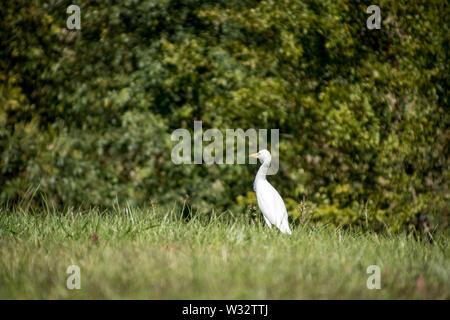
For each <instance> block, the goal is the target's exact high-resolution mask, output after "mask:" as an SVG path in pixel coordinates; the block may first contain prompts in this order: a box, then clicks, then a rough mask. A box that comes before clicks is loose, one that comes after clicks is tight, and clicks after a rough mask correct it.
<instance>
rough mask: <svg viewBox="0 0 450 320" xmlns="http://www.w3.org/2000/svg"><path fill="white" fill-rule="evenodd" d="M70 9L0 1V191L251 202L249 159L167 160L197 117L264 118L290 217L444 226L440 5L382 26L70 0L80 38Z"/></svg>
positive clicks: (361, 8)
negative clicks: (179, 134) (180, 131)
mask: <svg viewBox="0 0 450 320" xmlns="http://www.w3.org/2000/svg"><path fill="white" fill-rule="evenodd" d="M70 4H72V1H23V0H21V1H12V0H6V1H2V3H1V4H0V8H1V11H2V19H1V20H0V39H1V43H2V46H1V47H0V66H1V67H0V157H1V158H0V161H1V162H0V163H1V169H0V170H1V171H0V199H1V201H2V202H6V201H10V202H11V203H13V202H15V201H17V200H19V199H21V198H22V197H23V196H24V193H25V192H26V190H29V189H30V188H35V187H36V186H39V192H41V193H43V194H45V195H46V196H47V197H48V199H49V200H50V201H51V202H52V203H54V204H55V205H81V206H84V207H88V206H93V205H94V206H102V207H111V206H112V205H113V204H114V202H115V201H116V200H118V201H119V202H120V201H128V202H129V203H130V204H132V205H144V204H146V203H149V202H150V201H151V200H154V201H158V202H160V203H164V204H171V203H173V202H177V201H184V200H185V199H186V198H188V203H189V204H190V205H191V206H194V207H196V208H202V209H206V210H211V209H215V210H225V209H229V210H231V211H232V212H242V211H245V210H250V209H248V207H249V206H250V207H251V206H252V205H254V204H256V201H255V195H254V193H253V192H252V182H253V178H254V175H255V173H256V166H254V165H211V166H207V165H178V166H177V165H174V164H173V163H172V161H171V159H170V154H171V149H172V147H173V146H174V144H175V143H173V142H171V141H170V134H171V133H172V131H173V130H174V129H177V128H186V129H188V130H192V129H193V121H194V120H201V121H203V127H204V129H207V128H219V129H221V130H225V129H226V128H243V129H248V128H256V129H258V128H266V129H271V128H278V129H280V134H281V137H280V171H279V173H278V174H277V175H276V176H272V177H270V178H269V179H270V180H271V182H273V184H274V185H275V187H276V188H277V189H278V190H279V192H280V193H281V195H282V196H283V197H284V199H285V202H286V205H287V207H288V210H289V212H290V214H291V215H299V214H301V213H302V212H303V210H302V208H304V207H305V206H306V207H309V208H312V210H308V212H312V213H311V219H312V220H317V221H331V222H334V223H336V224H339V225H349V224H352V225H365V226H369V227H370V228H373V229H375V230H378V229H382V228H385V227H388V228H389V229H391V230H399V229H402V228H407V229H420V230H422V231H430V230H432V229H433V228H435V227H436V226H441V227H443V228H445V227H446V226H447V225H448V217H449V207H450V196H449V181H450V175H449V167H450V161H449V140H450V131H449V127H450V117H449V114H448V113H449V108H448V104H449V101H448V94H447V91H446V90H447V89H445V88H448V87H450V85H449V77H448V61H449V59H448V51H449V48H448V40H449V36H448V35H449V34H450V33H449V30H448V23H447V21H448V2H447V1H427V2H426V3H425V2H421V1H413V2H411V1H379V3H378V5H379V6H380V8H381V18H382V27H381V29H380V30H368V29H367V28H366V20H367V18H368V17H369V15H368V14H367V13H366V6H367V4H366V3H365V2H363V1H351V2H349V1H343V0H339V1H331V0H330V1H321V2H317V1H298V0H296V1H291V0H285V1H276V2H275V1H245V2H244V1H168V0H154V1H151V0H144V1H137V0H126V1H121V2H116V1H78V2H77V3H74V4H78V5H79V6H80V8H81V30H79V31H69V30H67V28H66V19H67V17H68V15H67V14H66V9H67V7H68V6H69V5H70ZM37 200H39V198H37ZM299 202H301V206H300V207H299V205H298V204H299ZM36 205H39V202H37V203H36Z"/></svg>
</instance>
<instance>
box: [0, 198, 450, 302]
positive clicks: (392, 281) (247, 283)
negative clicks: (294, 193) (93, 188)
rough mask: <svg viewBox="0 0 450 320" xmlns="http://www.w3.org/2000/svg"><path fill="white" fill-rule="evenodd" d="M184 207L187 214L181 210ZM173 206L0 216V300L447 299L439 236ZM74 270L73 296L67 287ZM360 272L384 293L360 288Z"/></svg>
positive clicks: (444, 245) (445, 260)
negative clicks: (277, 223)
mask: <svg viewBox="0 0 450 320" xmlns="http://www.w3.org/2000/svg"><path fill="white" fill-rule="evenodd" d="M184 211H185V212H186V210H184ZM181 212H183V210H181V208H173V209H172V210H163V209H160V208H157V207H153V208H141V209H133V208H131V207H123V208H119V207H116V208H115V209H114V210H109V211H99V210H96V209H92V210H72V209H67V210H64V211H57V210H55V209H50V208H47V209H43V210H38V211H35V210H32V209H29V208H26V207H25V208H22V209H13V210H8V209H5V208H3V209H1V212H0V257H1V258H0V299H92V298H95V299H449V295H450V272H449V271H450V270H449V265H450V254H449V253H450V252H449V248H448V237H447V236H446V235H440V236H439V235H435V236H434V239H433V240H434V241H432V242H430V241H427V240H425V239H417V238H416V237H413V236H412V235H407V234H388V233H384V234H376V233H372V232H367V231H366V232H362V231H356V230H344V229H342V228H338V227H335V226H331V225H317V224H312V223H310V222H308V221H307V220H305V221H301V223H297V224H296V225H293V234H292V236H287V235H283V234H280V233H279V232H278V231H276V230H269V229H268V228H267V227H266V226H265V225H264V223H263V222H262V221H261V219H260V217H259V215H256V216H255V215H244V214H242V215H234V216H233V215H232V214H231V213H230V212H224V213H221V214H219V213H212V214H201V213H196V214H192V213H191V214H187V215H186V214H185V215H182V214H181ZM73 264H75V265H78V266H79V267H80V270H81V289H79V290H68V289H67V288H66V280H67V277H68V276H69V275H68V274H66V270H67V267H68V266H70V265H73ZM369 265H378V266H380V270H381V289H380V290H369V289H368V288H367V287H366V281H367V278H368V277H369V276H370V275H369V274H367V273H366V269H367V267H368V266H369Z"/></svg>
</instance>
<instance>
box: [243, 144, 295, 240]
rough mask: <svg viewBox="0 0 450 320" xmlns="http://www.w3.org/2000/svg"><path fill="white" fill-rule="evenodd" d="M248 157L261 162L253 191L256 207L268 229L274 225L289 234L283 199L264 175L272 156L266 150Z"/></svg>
mask: <svg viewBox="0 0 450 320" xmlns="http://www.w3.org/2000/svg"><path fill="white" fill-rule="evenodd" d="M250 157H253V158H257V159H259V161H261V167H259V170H258V173H257V174H256V178H255V182H254V184H253V189H254V190H255V192H256V198H257V199H258V206H259V209H261V212H262V214H263V216H264V220H265V221H266V223H267V225H268V226H269V228H272V224H273V225H275V226H276V227H277V228H278V229H280V231H281V232H283V233H287V234H291V233H292V232H291V229H290V228H289V222H288V215H287V211H286V206H285V205H284V201H283V198H281V196H280V194H279V193H278V192H277V190H275V188H274V187H272V185H271V184H270V183H269V181H267V179H266V175H267V170H268V169H269V166H270V162H271V161H272V156H271V155H270V152H269V151H267V150H265V149H264V150H261V151H259V152H258V153H253V154H251V155H250Z"/></svg>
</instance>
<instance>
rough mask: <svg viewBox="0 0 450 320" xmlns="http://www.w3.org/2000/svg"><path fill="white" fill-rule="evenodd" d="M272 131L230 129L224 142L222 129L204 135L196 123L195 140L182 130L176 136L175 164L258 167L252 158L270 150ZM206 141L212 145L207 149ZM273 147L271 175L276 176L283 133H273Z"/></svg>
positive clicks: (187, 131)
mask: <svg viewBox="0 0 450 320" xmlns="http://www.w3.org/2000/svg"><path fill="white" fill-rule="evenodd" d="M268 131H269V130H267V129H258V130H256V129H247V130H245V131H244V130H243V129H226V130H225V139H224V135H223V134H222V131H220V130H219V129H215V128H211V129H207V130H206V131H205V132H203V123H202V121H194V134H193V137H192V136H191V132H189V130H187V129H181V128H180V129H176V130H175V131H173V132H172V135H171V140H172V141H178V143H177V144H176V145H175V146H174V147H173V148H172V153H171V158H172V162H173V163H175V164H192V163H193V164H202V163H205V164H214V163H215V164H246V163H249V164H256V163H257V160H256V159H255V158H249V154H252V153H256V152H258V151H259V150H262V149H267V139H268ZM205 141H206V142H208V144H207V145H206V146H203V142H205ZM192 142H193V143H192ZM247 142H248V143H247ZM235 143H236V145H237V148H236V152H235ZM192 145H193V150H192ZM246 145H247V146H248V152H246ZM270 146H271V148H270V153H271V155H272V162H271V165H270V168H269V171H268V173H267V174H269V175H273V174H276V173H277V172H278V168H279V158H278V154H279V129H270ZM224 151H225V154H224ZM224 157H225V161H224Z"/></svg>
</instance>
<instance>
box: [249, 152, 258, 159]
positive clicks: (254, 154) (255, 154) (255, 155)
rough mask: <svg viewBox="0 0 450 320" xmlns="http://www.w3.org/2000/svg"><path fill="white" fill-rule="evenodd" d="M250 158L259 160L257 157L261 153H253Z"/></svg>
mask: <svg viewBox="0 0 450 320" xmlns="http://www.w3.org/2000/svg"><path fill="white" fill-rule="evenodd" d="M250 157H252V158H257V157H259V153H252V154H251V155H250Z"/></svg>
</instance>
